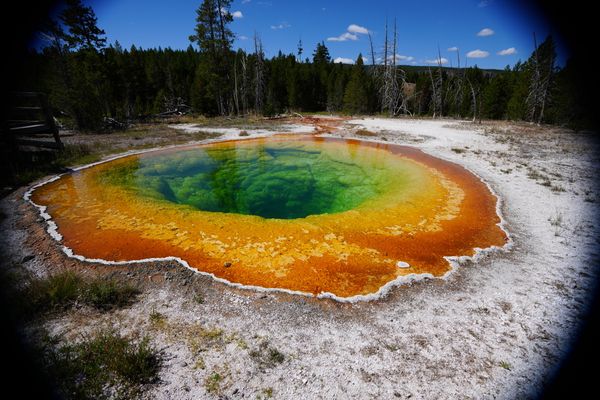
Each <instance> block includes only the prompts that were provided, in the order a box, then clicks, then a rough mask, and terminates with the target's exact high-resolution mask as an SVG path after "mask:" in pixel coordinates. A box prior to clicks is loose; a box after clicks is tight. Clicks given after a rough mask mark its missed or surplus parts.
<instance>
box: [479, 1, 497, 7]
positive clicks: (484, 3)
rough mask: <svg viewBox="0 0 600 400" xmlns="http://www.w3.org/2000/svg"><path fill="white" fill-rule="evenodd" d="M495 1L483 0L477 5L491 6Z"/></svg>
mask: <svg viewBox="0 0 600 400" xmlns="http://www.w3.org/2000/svg"><path fill="white" fill-rule="evenodd" d="M493 2H494V0H481V1H480V2H479V3H478V4H477V7H479V8H484V7H487V6H489V5H490V4H492V3H493Z"/></svg>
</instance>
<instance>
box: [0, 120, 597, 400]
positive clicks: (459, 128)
mask: <svg viewBox="0 0 600 400" xmlns="http://www.w3.org/2000/svg"><path fill="white" fill-rule="evenodd" d="M359 127H361V128H364V129H368V130H370V131H373V132H378V135H379V136H377V137H374V138H371V139H375V140H383V138H385V140H386V141H388V142H397V143H400V144H407V145H412V146H416V147H418V148H420V149H422V150H423V151H425V152H427V153H430V154H433V155H436V156H439V157H441V158H444V159H448V160H450V161H454V162H457V163H459V164H461V165H463V166H465V167H467V168H469V169H470V170H471V171H473V172H475V173H476V174H477V175H479V176H480V177H482V178H483V179H484V180H485V181H486V182H487V183H488V184H489V185H490V187H491V188H492V189H493V190H494V192H495V193H497V194H498V195H499V196H500V197H501V198H502V200H503V207H502V213H503V216H504V218H505V220H506V227H507V229H508V231H509V232H510V234H511V237H512V238H513V240H514V245H513V247H512V248H511V249H510V250H508V251H506V252H498V253H494V254H491V255H488V256H485V257H482V258H481V259H480V260H478V261H477V262H469V261H466V262H462V263H461V266H460V267H459V268H458V270H457V272H456V273H454V274H452V275H450V277H449V278H448V279H447V280H445V281H444V280H439V279H437V280H426V281H423V282H418V283H413V284H410V285H407V286H403V287H400V288H396V289H394V290H392V291H391V292H390V293H389V294H388V295H387V296H386V297H385V298H384V299H381V300H378V301H372V302H359V303H355V304H341V303H337V302H335V301H332V300H316V299H310V298H303V297H299V296H294V295H286V294H277V293H260V292H255V291H250V290H241V289H235V288H230V287H227V286H224V285H222V284H219V283H215V282H213V281H212V280H211V279H209V278H206V277H201V276H199V275H195V276H194V277H193V279H191V281H190V282H188V281H186V282H184V283H185V285H182V284H181V283H179V282H172V281H171V279H172V277H171V275H169V274H168V273H167V272H165V274H164V276H165V277H166V281H165V282H163V283H162V284H158V285H154V286H152V285H151V286H150V287H149V288H147V289H146V290H145V291H144V293H143V294H142V296H141V298H140V301H139V302H137V303H136V304H134V305H133V306H131V307H130V308H127V309H124V310H119V311H115V312H112V313H109V314H100V313H97V312H94V311H91V310H87V309H80V310H76V311H74V312H71V313H69V314H67V315H65V316H64V317H61V318H58V319H54V320H50V321H48V322H47V323H46V326H47V328H48V329H49V330H50V331H51V332H52V333H54V334H63V335H64V337H65V338H66V339H67V340H68V339H73V340H77V338H79V337H80V334H81V332H92V331H94V330H95V329H97V328H99V327H102V326H112V327H115V328H116V329H117V330H118V331H120V332H121V333H123V334H131V335H136V336H143V335H145V334H150V335H151V337H152V342H153V344H154V345H155V346H156V347H157V348H159V349H160V350H161V354H162V355H163V359H164V362H163V367H162V370H161V380H160V382H159V383H157V384H153V385H150V386H149V387H148V388H147V390H146V392H145V394H144V397H145V398H148V399H154V398H156V399H199V398H219V397H221V398H231V399H241V398H252V399H254V398H257V397H261V398H266V397H267V396H268V394H269V393H271V392H272V395H273V398H276V399H371V398H372V399H390V398H411V399H457V398H460V399H462V398H467V399H470V398H472V399H491V398H497V399H515V398H528V397H531V396H533V395H535V393H536V392H537V391H538V390H539V389H540V388H541V387H542V385H543V383H544V382H545V381H546V380H548V379H549V378H550V376H551V375H550V374H551V373H552V372H553V369H554V368H555V367H556V365H557V363H558V362H559V360H560V359H561V358H562V357H563V356H564V354H565V352H566V351H567V349H568V345H569V344H570V341H571V340H572V337H573V335H574V330H575V329H576V328H577V326H578V324H579V322H580V317H581V315H582V313H583V312H584V310H585V304H586V303H587V302H588V300H589V295H590V294H591V288H592V286H593V284H594V283H595V280H596V278H597V275H598V272H599V271H598V269H599V268H598V266H599V265H598V264H599V260H600V258H599V255H598V253H596V247H597V245H598V242H597V238H598V237H599V235H598V228H597V227H596V226H595V219H594V218H595V212H596V209H597V202H598V201H599V200H600V196H599V195H598V192H597V190H596V187H595V185H594V180H595V178H596V174H597V170H598V165H600V162H599V160H598V159H597V158H596V156H597V155H598V150H599V149H598V148H596V147H594V146H595V145H594V143H593V142H592V141H591V140H590V139H589V138H588V137H587V136H586V135H578V134H573V133H567V132H557V131H549V130H539V132H536V129H535V128H526V129H525V131H527V132H521V131H522V130H523V128H522V126H510V125H507V124H498V126H497V127H495V128H494V127H490V126H488V127H477V126H473V125H471V124H468V123H464V122H459V121H448V120H444V121H432V120H405V119H402V120H388V119H373V118H367V119H360V120H353V121H349V122H348V123H347V124H346V128H347V129H345V130H344V129H343V130H341V131H340V132H339V135H340V136H348V137H354V134H353V130H355V129H356V128H359ZM211 131H214V130H211ZM8 201H12V202H13V203H14V202H15V201H17V200H16V199H14V198H13V199H9V200H4V201H3V204H2V206H3V207H2V209H3V211H4V212H5V213H7V212H9V211H7V210H8V209H9V206H11V204H7V202H8ZM12 206H13V207H14V205H12ZM8 220H10V218H8ZM553 221H554V223H552V222H553ZM40 223H42V222H41V221H40ZM25 236H26V232H24V231H23V230H21V231H19V230H13V234H12V235H8V236H7V237H5V238H3V239H2V240H5V241H8V244H10V245H11V246H12V248H13V252H14V254H13V257H14V258H15V259H20V258H19V257H22V255H23V254H26V253H27V249H26V248H24V247H23V245H22V243H23V242H24V241H25ZM56 248H57V250H56V251H58V246H57V247H56ZM39 259H43V257H36V259H34V260H33V261H31V262H30V263H31V265H30V268H33V269H37V270H38V271H39V269H40V268H44V265H43V262H40V261H39ZM190 288H192V289H191V290H190ZM196 292H197V293H200V294H201V295H202V297H203V303H201V304H199V303H198V302H196V301H195V300H194V297H195V295H194V293H196ZM153 311H154V312H158V313H161V314H162V315H164V317H165V320H164V321H163V322H159V323H151V322H150V320H149V315H150V314H151V313H152V312H153ZM261 344H263V346H262V347H261ZM271 349H276V350H277V351H279V352H281V353H282V354H284V356H285V358H284V361H283V362H281V363H279V362H275V361H273V360H271V359H270V356H269V354H270V351H271ZM214 373H218V374H219V376H220V379H217V380H218V383H217V384H216V385H213V388H216V389H215V390H214V391H213V392H212V393H208V392H207V388H208V387H210V384H208V383H210V382H211V380H210V378H209V377H210V376H213V377H214V376H216V375H214Z"/></svg>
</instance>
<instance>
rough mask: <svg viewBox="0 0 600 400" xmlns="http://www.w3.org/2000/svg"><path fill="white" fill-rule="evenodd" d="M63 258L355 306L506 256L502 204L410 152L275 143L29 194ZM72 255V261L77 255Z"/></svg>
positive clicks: (63, 181) (447, 168)
mask: <svg viewBox="0 0 600 400" xmlns="http://www.w3.org/2000/svg"><path fill="white" fill-rule="evenodd" d="M31 200H32V202H34V204H36V205H39V206H41V207H46V210H45V211H46V212H47V213H48V214H49V215H50V216H51V218H52V221H53V222H54V223H55V224H56V226H57V231H58V232H57V233H58V234H59V235H56V237H57V238H58V237H59V236H60V239H61V240H62V242H63V244H64V246H65V247H64V249H65V251H66V252H67V253H69V254H74V255H79V256H81V257H84V258H86V259H89V260H94V261H99V260H104V261H107V262H128V261H135V260H146V259H156V258H165V257H176V258H178V259H180V260H181V262H182V263H184V264H186V265H187V266H189V267H190V268H193V269H195V270H198V271H200V272H204V273H209V274H212V275H214V276H215V277H216V278H220V279H222V280H225V281H227V282H230V283H234V284H240V285H245V286H257V287H264V288H274V289H286V290H290V291H297V292H304V293H312V294H322V293H327V294H333V295H335V296H337V297H352V296H356V295H366V294H371V293H376V292H378V291H379V290H380V289H381V288H382V287H384V286H385V285H386V284H388V283H390V282H398V281H400V280H402V279H403V278H407V277H410V276H419V275H422V274H427V275H428V276H443V275H444V274H445V273H446V272H448V271H449V270H450V268H451V267H450V265H449V263H448V261H447V260H446V259H445V258H444V256H461V255H472V254H473V253H474V250H473V249H474V248H486V247H490V246H494V245H496V246H502V245H504V243H505V240H506V235H505V233H504V231H503V230H502V229H501V228H500V227H499V226H498V223H499V222H500V218H499V217H498V215H497V214H496V202H497V199H496V198H495V197H494V196H493V195H492V193H490V191H489V189H488V188H487V186H486V185H485V184H484V183H483V182H482V181H481V180H480V179H478V178H477V177H476V176H474V175H473V174H472V173H470V172H468V171H467V170H465V169H464V168H462V167H460V166H458V165H456V164H453V163H449V162H446V161H443V160H440V159H437V158H434V157H432V156H429V155H426V154H424V153H422V152H420V151H418V150H416V149H413V148H410V147H403V146H396V145H389V144H381V143H372V142H362V141H357V140H343V139H333V138H327V139H325V138H316V137H312V136H275V137H271V138H262V139H248V140H239V141H229V142H219V143H212V144H204V145H196V146H187V147H179V148H171V149H166V150H160V151H152V152H147V153H143V154H138V155H131V156H127V157H122V158H118V159H116V160H112V161H109V162H105V163H101V164H97V165H95V166H91V167H89V168H84V169H81V170H78V171H76V172H73V173H70V174H66V175H63V176H61V177H60V178H59V179H57V180H54V181H51V182H48V183H46V184H44V185H42V186H40V187H38V188H37V189H35V190H34V191H33V193H32V194H31ZM81 257H80V258H81Z"/></svg>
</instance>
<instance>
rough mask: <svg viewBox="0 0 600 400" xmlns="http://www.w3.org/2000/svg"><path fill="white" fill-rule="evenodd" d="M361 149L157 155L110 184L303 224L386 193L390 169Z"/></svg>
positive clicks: (249, 148)
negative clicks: (307, 217)
mask: <svg viewBox="0 0 600 400" xmlns="http://www.w3.org/2000/svg"><path fill="white" fill-rule="evenodd" d="M355 147H359V146H356V145H354V146H352V147H351V146H349V145H346V144H344V143H323V142H321V143H311V142H305V141H289V142H277V141H274V142H272V143H270V142H268V141H265V142H253V143H243V142H240V143H238V144H225V145H223V144H221V145H215V146H214V147H198V148H195V149H188V150H184V151H179V152H176V153H170V154H162V155H161V154H156V155H152V154H151V153H149V154H146V155H143V156H140V157H139V158H137V159H134V160H132V161H131V162H130V163H127V164H125V165H121V166H119V167H116V168H115V169H113V170H111V171H109V172H107V173H105V175H104V176H103V179H107V181H108V182H109V183H112V184H118V185H125V186H128V187H130V188H131V189H133V190H136V191H137V192H138V193H139V194H140V195H142V196H145V197H149V198H153V199H157V200H161V201H168V202H171V203H176V204H182V205H188V206H192V207H194V208H196V209H198V210H203V211H213V212H224V213H237V214H247V215H257V216H260V217H264V218H280V219H293V218H303V217H306V216H308V215H314V214H326V213H338V212H342V211H347V210H351V209H353V208H355V207H357V206H359V205H360V204H362V203H364V202H365V201H367V200H368V199H371V198H373V197H375V196H377V195H379V194H381V193H382V192H384V191H385V190H386V187H387V184H388V183H389V181H390V179H389V174H390V173H391V172H390V171H389V169H387V168H382V167H381V165H380V164H381V163H380V162H378V160H376V159H372V158H371V159H369V158H368V157H364V156H363V155H361V152H360V149H358V150H357V149H356V148H355ZM372 152H373V151H371V153H372ZM367 160H368V161H367ZM393 180H394V181H395V182H396V183H397V181H398V179H397V176H396V177H395V178H394V179H393Z"/></svg>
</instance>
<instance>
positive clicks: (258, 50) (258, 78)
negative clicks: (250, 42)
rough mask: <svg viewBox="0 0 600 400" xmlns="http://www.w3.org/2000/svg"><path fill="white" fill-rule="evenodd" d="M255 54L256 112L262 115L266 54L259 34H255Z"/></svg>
mask: <svg viewBox="0 0 600 400" xmlns="http://www.w3.org/2000/svg"><path fill="white" fill-rule="evenodd" d="M254 53H255V55H256V66H255V75H254V111H255V112H256V113H257V114H262V111H263V97H264V85H265V83H264V79H265V77H264V59H263V57H264V52H263V47H262V42H261V40H260V37H258V34H257V33H256V32H255V33H254Z"/></svg>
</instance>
